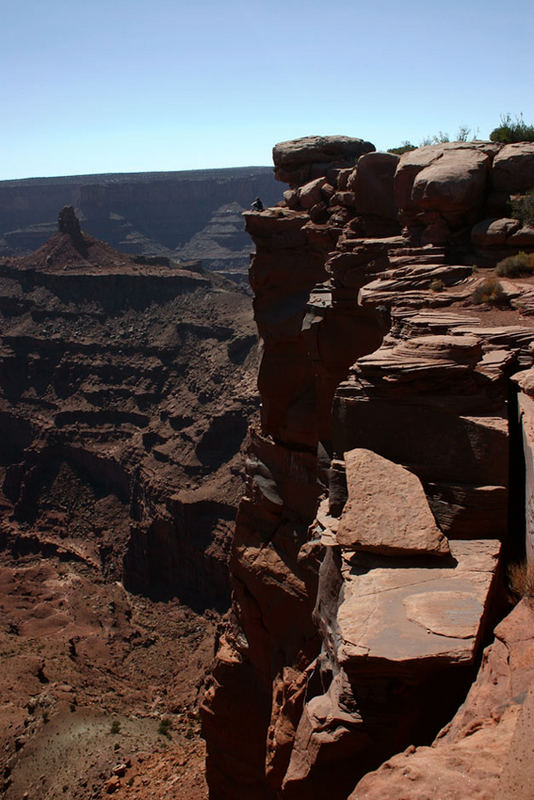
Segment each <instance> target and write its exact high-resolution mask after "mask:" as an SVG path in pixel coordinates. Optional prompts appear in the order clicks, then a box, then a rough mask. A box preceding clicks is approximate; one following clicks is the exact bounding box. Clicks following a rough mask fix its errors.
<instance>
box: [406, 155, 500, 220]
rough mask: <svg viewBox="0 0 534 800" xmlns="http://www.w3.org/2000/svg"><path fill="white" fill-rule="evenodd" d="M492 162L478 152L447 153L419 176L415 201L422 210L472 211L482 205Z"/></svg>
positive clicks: (414, 188)
mask: <svg viewBox="0 0 534 800" xmlns="http://www.w3.org/2000/svg"><path fill="white" fill-rule="evenodd" d="M489 166H490V159H489V156H487V155H486V154H485V153H481V152H478V151H476V150H467V149H466V150H460V151H449V152H447V151H445V152H444V153H443V154H442V155H441V157H440V158H436V159H435V161H433V162H432V164H430V165H429V166H427V167H425V168H424V169H422V170H421V171H420V172H419V173H418V174H417V176H416V178H415V180H414V182H413V186H412V191H411V197H410V200H411V202H412V203H413V204H414V205H416V206H418V207H419V208H422V209H428V210H436V211H442V212H450V211H468V210H473V209H475V210H476V209H478V208H479V207H480V206H481V205H482V201H483V198H484V189H485V188H486V182H487V177H488V171H489Z"/></svg>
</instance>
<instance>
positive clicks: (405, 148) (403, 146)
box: [388, 139, 417, 156]
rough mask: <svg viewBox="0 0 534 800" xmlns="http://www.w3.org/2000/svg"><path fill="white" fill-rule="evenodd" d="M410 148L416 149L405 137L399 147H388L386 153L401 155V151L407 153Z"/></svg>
mask: <svg viewBox="0 0 534 800" xmlns="http://www.w3.org/2000/svg"><path fill="white" fill-rule="evenodd" d="M410 150H417V147H416V146H415V145H414V144H412V143H411V142H409V141H408V140H407V139H405V140H404V142H402V144H401V145H400V147H390V149H389V150H388V153H394V154H395V155H396V156H402V154H403V153H409V152H410Z"/></svg>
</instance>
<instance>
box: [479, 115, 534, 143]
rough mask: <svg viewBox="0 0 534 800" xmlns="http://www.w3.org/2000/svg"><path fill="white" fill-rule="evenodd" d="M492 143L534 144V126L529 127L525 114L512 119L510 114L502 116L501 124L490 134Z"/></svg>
mask: <svg viewBox="0 0 534 800" xmlns="http://www.w3.org/2000/svg"><path fill="white" fill-rule="evenodd" d="M490 140H491V141H492V142H501V143H502V144H512V143H513V142H534V125H527V123H526V122H525V120H524V119H523V114H519V116H516V118H515V120H513V119H512V117H511V115H510V114H501V124H500V125H499V127H498V128H494V129H493V130H492V132H491V133H490Z"/></svg>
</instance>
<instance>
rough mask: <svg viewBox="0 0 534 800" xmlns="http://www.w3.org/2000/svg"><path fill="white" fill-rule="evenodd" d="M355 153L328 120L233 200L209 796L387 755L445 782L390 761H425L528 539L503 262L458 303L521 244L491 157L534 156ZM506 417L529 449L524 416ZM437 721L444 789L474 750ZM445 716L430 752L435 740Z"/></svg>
mask: <svg viewBox="0 0 534 800" xmlns="http://www.w3.org/2000/svg"><path fill="white" fill-rule="evenodd" d="M349 147H356V148H358V147H359V148H360V151H359V152H357V153H355V155H356V156H357V157H358V156H359V160H358V161H357V164H356V166H352V165H349V164H348V163H347V161H345V163H343V158H344V156H345V154H346V152H348V150H346V149H345V148H349ZM373 150H374V148H373V147H372V145H369V144H368V143H365V142H361V141H360V140H352V142H350V141H349V140H347V139H345V138H343V137H341V138H339V137H332V139H328V137H323V138H321V137H309V138H306V139H303V140H296V141H293V142H289V143H282V144H281V145H277V146H276V147H275V148H274V151H273V156H274V162H275V174H276V175H277V177H278V178H279V179H281V180H284V181H287V182H288V183H289V184H290V189H289V190H287V191H286V192H285V193H284V198H285V206H282V207H277V208H270V209H266V210H265V211H263V212H250V213H248V214H246V215H245V217H246V223H247V230H248V231H249V232H250V234H251V236H252V238H253V240H254V243H255V245H256V255H255V256H254V257H253V259H252V264H251V268H250V280H251V286H252V288H253V291H254V311H255V319H256V323H257V326H258V331H259V335H260V340H261V344H262V353H261V363H260V369H259V378H258V387H259V391H260V395H261V401H262V405H261V428H260V429H259V430H257V429H255V430H254V431H253V432H252V435H251V440H250V447H249V454H248V462H247V482H246V493H245V497H244V498H243V499H242V501H241V504H240V507H239V512H238V517H237V523H236V530H235V534H234V539H233V545H232V556H231V574H232V583H233V605H232V611H231V614H230V615H229V616H228V618H227V620H226V624H225V626H224V628H223V629H222V630H221V634H220V644H219V649H218V653H217V659H216V662H215V665H214V669H213V673H212V677H211V680H210V683H209V685H208V689H207V694H206V698H205V701H204V704H203V708H202V715H203V729H204V735H205V737H206V740H207V748H208V758H207V779H208V783H209V786H210V798H213V800H231V799H233V798H235V797H237V796H246V797H247V798H250V800H256V799H257V800H259V799H260V798H261V800H274V798H284V800H286V799H287V800H300V798H302V799H303V800H304V798H306V800H310V798H316V799H317V800H322V799H323V798H325V797H329V798H333V799H334V800H346V798H348V797H349V795H350V796H351V797H354V798H356V797H358V798H359V797H360V796H361V797H369V798H371V797H375V796H376V797H377V798H378V797H382V796H384V797H385V796H389V797H391V796H393V795H392V794H391V792H390V793H389V794H387V790H386V789H382V787H383V786H384V787H385V786H386V783H387V775H388V774H392V775H398V776H399V778H398V780H399V781H400V782H399V784H398V785H399V787H401V788H400V790H399V791H400V793H403V794H402V796H403V797H405V796H406V798H413V799H414V800H416V798H422V797H423V796H424V797H427V796H432V797H436V799H437V798H439V797H443V800H445V798H446V797H449V795H447V794H446V789H444V793H443V794H439V792H436V791H430V788H429V787H430V785H431V783H429V781H430V778H431V776H430V775H428V776H427V777H424V778H421V783H420V786H421V787H422V788H421V791H420V792H419V794H417V792H418V791H419V789H418V786H419V784H418V783H417V781H416V782H415V783H414V784H413V787H412V788H411V789H410V790H408V789H406V788H405V783H406V782H405V783H402V781H403V780H405V778H404V775H405V773H403V772H402V770H403V764H404V761H403V759H405V758H408V759H412V760H411V761H409V763H410V764H411V763H412V762H413V768H412V767H411V766H410V767H409V770H412V769H413V771H414V774H416V773H417V774H419V773H420V772H421V769H424V767H423V766H422V765H423V763H424V759H426V758H427V756H426V755H420V754H426V753H427V751H430V748H429V745H430V744H431V742H432V740H433V739H434V737H435V736H436V735H437V734H438V732H439V731H440V729H441V728H442V726H444V725H446V724H447V723H448V722H449V721H450V720H451V718H452V717H453V715H454V713H455V712H456V710H457V709H458V706H459V705H460V704H461V702H462V701H463V699H464V698H465V696H466V693H467V691H468V689H469V686H470V684H471V682H472V681H473V679H474V677H475V675H476V670H477V668H478V665H479V663H480V660H481V658H482V650H483V646H484V645H485V644H486V643H487V641H488V640H489V639H490V637H491V635H492V628H493V625H494V624H495V622H496V621H498V620H499V618H500V617H501V616H502V614H503V608H504V606H505V604H504V591H503V583H502V572H503V564H504V562H505V560H506V559H509V558H510V557H511V555H510V554H512V553H513V554H514V557H517V556H518V554H520V553H521V551H522V550H523V551H524V547H525V543H524V538H525V535H526V532H525V526H524V525H523V524H521V514H520V513H518V512H517V506H516V503H517V500H518V498H519V501H520V504H521V502H522V501H521V497H522V493H523V494H524V493H525V491H526V493H527V496H528V497H530V496H531V495H532V485H531V484H532V477H531V470H530V472H529V471H527V478H526V486H527V488H526V490H525V489H524V488H523V489H521V485H522V484H524V482H525V475H524V472H523V470H522V467H521V463H522V462H521V459H522V457H523V456H522V447H521V445H520V441H521V431H520V428H519V423H518V419H519V418H518V413H517V407H516V401H515V389H514V384H513V383H512V382H511V381H510V378H511V376H512V375H514V374H517V373H518V371H519V374H520V375H521V374H523V375H528V374H530V373H528V372H523V373H522V371H524V370H527V369H528V368H530V367H531V365H532V359H533V343H534V327H533V325H532V321H531V317H530V314H531V313H532V312H531V310H530V309H531V307H532V306H531V305H530V303H531V300H530V298H531V292H532V289H531V288H530V282H529V280H523V281H521V280H517V281H516V280H506V281H503V282H502V283H503V286H502V287H501V291H502V295H501V300H499V302H500V303H501V305H497V306H495V305H491V304H486V305H480V303H479V304H478V305H474V302H475V300H476V290H477V287H479V286H481V285H482V284H483V283H484V282H485V281H486V280H487V278H488V275H489V276H492V275H493V272H492V267H494V266H495V264H496V262H497V260H498V259H499V258H500V257H502V251H503V248H504V250H505V251H506V253H508V254H510V253H514V252H517V251H518V249H519V248H518V246H517V240H516V242H515V243H514V241H513V235H514V234H515V232H516V231H517V230H518V229H519V225H517V226H516V225H515V223H513V224H508V223H507V222H506V220H505V219H504V218H505V217H506V213H505V208H506V203H507V201H508V200H509V197H510V194H511V193H512V192H514V191H518V186H519V183H517V181H516V180H515V178H511V177H506V178H505V177H504V176H511V175H517V174H519V172H518V167H517V166H516V160H517V159H518V158H519V159H521V160H522V161H521V164H522V167H521V174H523V171H525V172H526V174H529V172H528V171H529V169H530V168H531V166H532V164H534V161H533V160H532V159H533V156H532V154H531V153H530V149H529V146H528V145H519V146H517V147H514V148H512V150H509V149H508V148H507V147H502V146H500V145H495V144H493V143H486V142H475V143H451V144H445V145H436V146H431V147H424V148H421V149H419V150H416V151H413V152H410V153H407V154H405V155H404V156H402V157H400V158H399V157H397V156H393V155H391V154H379V153H374V152H372V151H373ZM526 183H527V184H529V182H528V180H527V181H526ZM533 183H534V182H533ZM525 186H526V184H525V185H523V184H521V189H520V190H524V188H525ZM527 188H532V186H531V184H529V186H528V187H527ZM496 212H497V213H496ZM490 218H492V219H494V220H496V221H495V222H493V223H491V224H490V223H488V219H490ZM484 226H485V228H484V230H486V231H489V230H490V228H491V230H492V231H493V230H495V231H497V230H498V231H499V234H498V240H497V239H492V236H491V235H490V234H488V235H486V234H484V233H483V232H482V231H483V227H484ZM492 226H493V227H492ZM521 241H523V240H521ZM532 249H534V248H532ZM477 264H479V265H481V266H482V267H485V268H486V267H487V271H486V272H484V270H477V269H475V270H473V265H477ZM520 384H521V386H522V387H523V390H524V392H525V391H527V390H526V388H525V387H527V385H528V387H529V389H528V391H527V394H528V392H530V383H529V382H528V380H527V379H520ZM528 402H530V401H529V400H527V399H521V400H520V403H521V404H522V405H521V409H524V408H525V407H526V405H528ZM523 431H524V434H523V436H524V439H525V442H526V445H525V453H526V454H527V460H528V459H530V458H531V456H530V450H529V447H530V446H531V442H530V438H531V430H530V418H528V422H527V420H526V417H525V415H524V414H523ZM518 487H519V488H518ZM514 509H515V511H514ZM529 513H530V512H529ZM530 516H531V515H530ZM530 524H531V522H530ZM528 530H530V529H528ZM528 535H530V536H531V532H530V533H529V534H528ZM521 608H523V609H524V610H523V612H517V613H523V615H525V614H526V617H525V619H527V618H528V619H529V616H528V615H529V613H530V612H528V608H529V606H528V604H525V605H524V606H521ZM525 609H526V610H525ZM508 624H509V625H511V626H512V627H514V626H515V624H516V623H514V622H510V623H508V622H503V623H502V624H501V626H505V627H504V628H502V627H501V628H498V629H497V636H499V635H500V634H499V631H500V630H506V625H508ZM533 633H534V631H532V630H531V623H530V622H529V624H528V626H527V633H526V639H528V640H529V641H530V642H531V641H532V635H533ZM525 646H527V645H525ZM529 646H531V644H530V645H529ZM521 647H523V645H521ZM494 648H497V649H498V645H497V644H495V645H494ZM501 649H502V648H501ZM498 658H499V659H502V658H503V653H502V652H501V653H500V654H499V656H498ZM488 663H489V662H488ZM500 663H502V661H501V662H500ZM484 669H486V674H487V669H488V667H486V666H485V667H484V668H483V672H482V675H483V677H482V682H484V680H485V678H484V674H485V673H484ZM529 675H530V673H529V672H528V670H527V671H526V672H525V673H524V676H525V677H524V679H525V682H526V683H528V682H529V681H530V677H529ZM482 685H483V683H482ZM477 692H478V693H479V694H482V695H484V692H485V690H484V689H483V688H481V689H480V688H474V689H473V690H472V693H471V695H470V697H471V696H475V697H477V696H478V695H477ZM473 693H474V695H473ZM470 702H471V701H470V700H468V705H467V706H466V709H468V708H469V707H470V706H469V703H470ZM474 702H478V701H474ZM491 702H497V701H491ZM491 702H490V701H488V703H489V705H491ZM510 702H511V704H512V705H514V703H515V701H510ZM488 707H489V706H488ZM516 711H517V709H516ZM516 711H513V712H512V716H513V714H516ZM469 713H470V712H468V711H465V712H464V716H463V717H462V720H464V719H465V718H466V715H468V714H469ZM480 713H486V712H485V711H484V712H483V711H482V709H480ZM488 713H491V711H490V712H488ZM529 713H530V711H529V710H527V709H526V708H525V711H524V714H525V723H524V724H526V720H527V719H528V718H529V717H528V714H529ZM522 724H523V723H522ZM454 725H455V723H453V728H451V729H450V730H455V731H456V733H455V734H454V736H457V739H453V738H450V739H449V741H450V742H451V743H452V744H451V747H452V748H453V750H452V751H451V752H455V750H454V748H456V747H457V746H458V747H459V748H460V751H461V749H462V748H464V746H465V748H466V749H465V750H463V751H462V752H463V753H464V756H465V757H464V756H462V757H460V755H459V756H458V759H457V762H454V763H451V762H450V761H449V762H448V766H447V767H446V768H445V767H443V769H445V770H448V773H447V775H448V778H447V781H448V783H447V784H446V786H449V785H452V784H453V783H459V782H460V780H461V779H460V778H459V774H460V771H461V770H462V765H463V764H465V763H466V759H467V758H468V753H470V754H472V753H473V750H472V749H470V743H469V742H467V739H466V736H467V732H466V731H467V728H466V726H465V723H464V721H459V722H458V725H457V727H456V728H455V727H454ZM505 727H506V726H505ZM460 731H462V732H460ZM510 734H511V728H510V727H509V726H508V727H506V734H505V735H503V739H502V742H501V744H500V745H499V746H500V747H502V748H504V749H503V752H504V751H505V750H506V748H507V745H506V744H504V742H505V741H509V735H510ZM517 735H518V736H519V733H518V734H517ZM447 736H449V734H447V735H446V736H444V737H443V736H442V738H441V739H440V740H439V741H438V743H437V744H436V746H435V748H432V750H431V751H430V752H431V754H432V758H434V757H435V758H436V759H439V758H440V753H443V754H444V758H445V760H446V759H447V758H448V755H447V753H448V751H447V750H446V748H447V746H448V745H447V744H446V743H445V742H446V741H447ZM450 736H451V737H453V734H450ZM492 736H493V733H492V734H491V735H490V736H489V738H488V739H487V748H486V744H484V742H483V737H481V748H482V749H481V752H480V766H477V765H476V764H471V765H470V769H472V770H473V776H474V777H473V780H474V783H473V785H475V783H476V781H478V777H476V775H477V774H478V773H477V770H478V771H479V772H480V773H481V772H482V771H483V769H484V764H486V763H488V761H489V760H490V759H491V757H492V756H491V752H492V751H491V748H492V747H493V744H492V741H493V739H492ZM497 736H498V734H497ZM506 736H508V739H506ZM457 740H458V742H459V744H458V745H457V744H456V742H457ZM465 742H467V744H465ZM406 748H409V749H408V750H407V751H406V753H407V754H408V755H404V756H396V757H395V758H393V759H392V760H391V761H388V762H387V764H386V765H385V766H384V767H382V768H381V769H380V770H379V771H378V772H377V773H376V775H377V777H376V779H375V778H374V777H373V776H372V775H369V776H368V777H367V778H363V776H364V775H365V774H366V773H368V772H370V771H371V770H375V769H377V768H378V767H379V765H380V764H381V763H382V762H383V761H385V760H387V759H391V758H392V756H394V754H395V753H399V752H401V751H403V750H405V749H406ZM415 748H417V749H416V750H415V752H414V753H413V755H410V754H411V753H412V751H413V750H414V749H415ZM484 748H486V749H484ZM428 757H429V758H430V755H429V756H428ZM396 759H397V760H396ZM462 759H463V760H462ZM428 763H429V764H430V767H429V769H432V766H431V764H432V762H431V761H429V762H428ZM388 765H389V766H388ZM439 769H441V767H440V768H439ZM439 769H438V768H437V767H436V770H437V771H438V774H441V773H439ZM493 770H494V773H495V774H496V778H495V781H496V782H497V783H495V781H494V784H495V785H497V784H498V783H499V781H501V780H502V787H504V786H505V781H506V780H508V778H506V777H505V773H504V772H502V770H501V771H500V772H499V774H497V772H498V770H497V769H496V767H495V766H493ZM401 776H402V778H401ZM455 776H456V777H455ZM427 778H428V780H427ZM361 779H363V780H361ZM360 780H361V783H360V784H358V787H357V788H356V789H355V786H356V784H357V783H358V781H360ZM396 780H397V779H396ZM366 781H369V783H366ZM380 781H382V783H381V782H380ZM494 784H491V785H492V786H493V785H494ZM393 785H396V784H392V786H393ZM477 786H478V783H477ZM373 787H377V788H376V789H374V788H373ZM363 791H365V792H368V794H361V792H363ZM373 791H375V794H372V792H373ZM380 791H384V792H386V794H380ZM425 791H426V792H427V794H424V792H425ZM440 791H441V790H440ZM502 791H504V788H502ZM421 792H422V793H421ZM395 796H397V795H395ZM398 796H399V797H400V794H399V795H398ZM455 796H456V795H453V794H451V795H450V797H455ZM458 796H459V795H458ZM464 796H465V795H464ZM473 796H478V795H476V794H473ZM486 796H488V797H489V796H490V795H486V794H480V797H486ZM519 796H522V795H518V797H519Z"/></svg>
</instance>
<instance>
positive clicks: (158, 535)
mask: <svg viewBox="0 0 534 800" xmlns="http://www.w3.org/2000/svg"><path fill="white" fill-rule="evenodd" d="M76 224H77V223H76ZM0 314H1V321H2V329H1V338H0V344H1V347H0V436H1V439H2V446H1V449H0V482H1V493H0V500H1V504H0V512H1V513H0V542H1V544H2V545H3V546H8V547H10V548H12V549H15V550H20V551H24V550H25V549H28V548H30V549H31V548H34V549H37V550H39V549H41V550H42V549H43V548H45V549H46V547H52V548H56V549H58V548H59V549H60V550H63V551H65V552H73V553H76V554H77V556H78V557H80V558H84V559H86V560H87V561H88V563H91V564H92V565H95V564H96V565H97V566H98V568H99V569H100V570H101V571H102V573H103V574H104V575H105V576H106V577H107V578H108V579H115V580H122V581H123V582H124V584H125V585H126V586H127V587H128V589H130V590H133V591H135V592H141V593H143V594H145V595H148V596H152V597H160V598H162V597H163V598H165V597H167V598H168V597H172V596H177V597H180V598H181V599H182V600H186V599H187V600H188V602H189V603H190V605H192V606H194V607H196V608H205V607H206V606H217V607H219V608H222V609H224V608H226V607H227V605H228V601H229V583H228V576H227V559H228V549H229V540H230V532H231V525H232V523H233V519H234V517H235V507H236V504H237V500H238V498H239V493H240V478H239V473H240V456H239V452H240V448H241V446H242V444H243V441H244V439H245V436H246V433H247V419H248V418H250V417H251V415H252V416H254V414H255V413H256V407H257V400H256V396H255V391H254V373H255V359H256V336H255V332H254V328H253V323H252V319H251V314H250V308H249V300H248V298H247V297H246V295H245V294H244V293H243V292H240V291H238V290H236V287H235V286H234V284H232V283H230V282H228V281H224V280H223V279H221V278H219V277H217V276H213V275H212V274H210V273H207V272H203V271H202V270H200V271H199V269H198V267H197V266H195V265H189V264H183V265H182V266H181V267H180V268H178V267H165V266H157V265H150V264H148V265H147V264H137V263H136V262H135V261H133V260H132V259H131V258H130V257H129V256H127V255H124V254H121V253H118V252H116V251H115V250H113V249H112V248H111V247H109V246H107V245H104V244H102V243H100V242H98V241H97V240H95V239H92V238H91V237H89V236H87V235H85V234H82V233H80V231H79V228H78V232H77V233H76V232H74V233H72V232H71V233H69V232H65V231H59V232H57V233H56V234H54V235H53V236H52V237H51V239H50V240H49V241H48V242H47V243H45V244H44V245H43V246H42V247H41V248H40V249H39V250H37V251H36V252H35V253H33V254H31V255H30V256H28V257H26V258H23V259H3V260H2V261H1V263H0ZM80 497H81V499H80ZM92 506H94V510H93V511H91V508H92ZM32 537H33V538H32ZM41 539H42V541H41Z"/></svg>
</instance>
